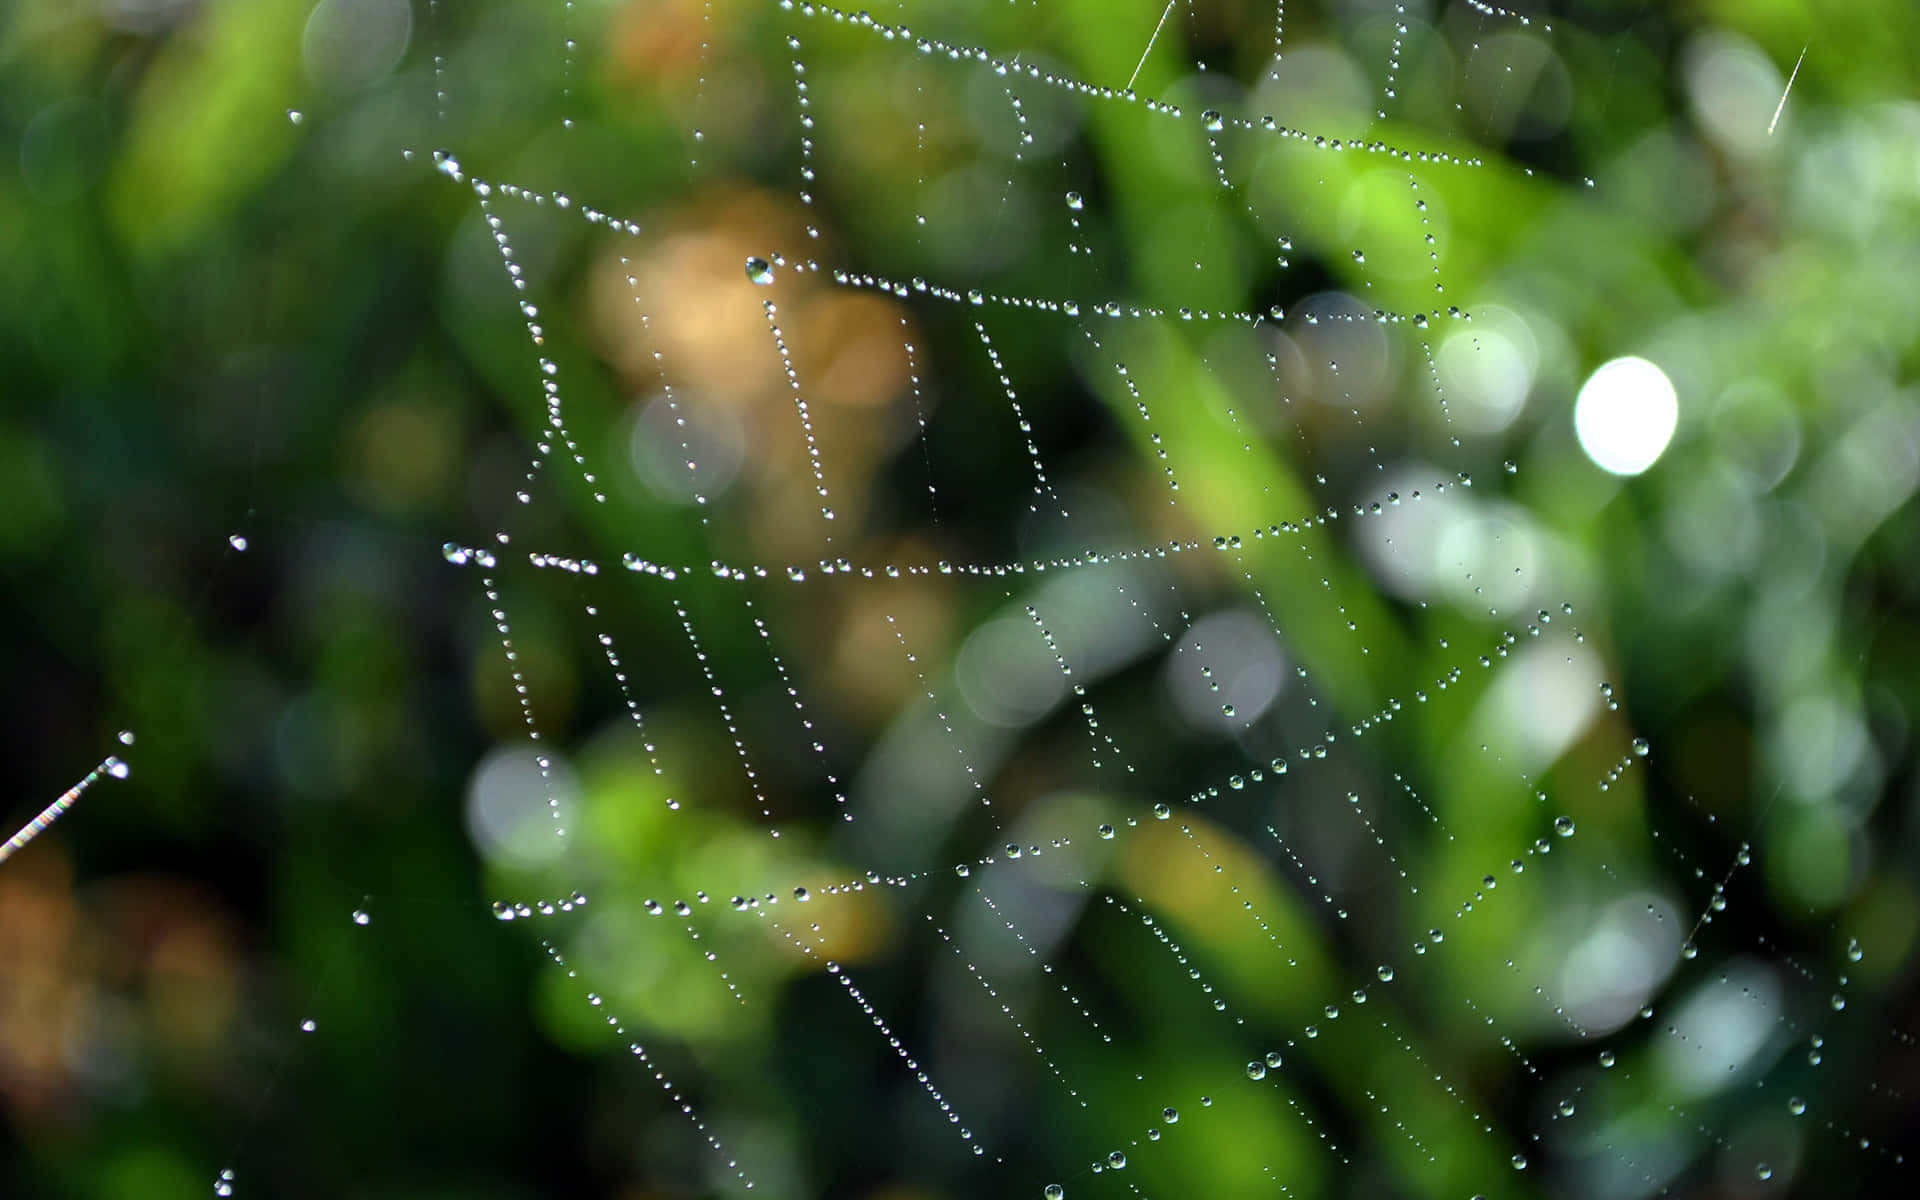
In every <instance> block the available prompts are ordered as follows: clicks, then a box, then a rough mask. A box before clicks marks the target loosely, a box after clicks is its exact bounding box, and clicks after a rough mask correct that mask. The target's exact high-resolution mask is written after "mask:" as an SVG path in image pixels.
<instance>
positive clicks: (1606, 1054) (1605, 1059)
mask: <svg viewBox="0 0 1920 1200" xmlns="http://www.w3.org/2000/svg"><path fill="white" fill-rule="evenodd" d="M1613 1062H1614V1058H1613V1051H1611V1050H1602V1051H1601V1052H1600V1065H1601V1066H1602V1067H1604V1068H1609V1069H1610V1068H1612V1066H1613Z"/></svg>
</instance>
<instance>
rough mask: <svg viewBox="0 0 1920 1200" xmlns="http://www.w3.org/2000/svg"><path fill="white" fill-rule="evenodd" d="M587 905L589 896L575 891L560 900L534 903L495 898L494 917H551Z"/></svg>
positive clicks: (508, 919) (499, 918)
mask: <svg viewBox="0 0 1920 1200" xmlns="http://www.w3.org/2000/svg"><path fill="white" fill-rule="evenodd" d="M586 906H587V898H586V896H585V895H583V894H582V893H580V892H575V893H573V894H572V895H570V896H565V897H562V898H561V899H559V900H535V901H533V902H532V903H528V902H526V901H524V900H523V901H515V902H511V903H510V902H508V901H506V900H495V901H494V902H493V919H494V920H496V921H516V920H520V919H521V918H524V917H533V916H541V917H551V916H554V915H555V914H558V913H570V912H572V911H573V910H575V909H577V908H585V907H586Z"/></svg>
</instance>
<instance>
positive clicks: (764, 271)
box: [747, 254, 773, 287]
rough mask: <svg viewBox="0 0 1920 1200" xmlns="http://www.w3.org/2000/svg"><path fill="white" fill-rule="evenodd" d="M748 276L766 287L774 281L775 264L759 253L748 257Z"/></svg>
mask: <svg viewBox="0 0 1920 1200" xmlns="http://www.w3.org/2000/svg"><path fill="white" fill-rule="evenodd" d="M747 278H748V280H750V281H752V282H753V283H757V284H759V285H760V286H761V287H765V286H767V285H768V284H770V283H772V282H773V264H772V263H770V262H768V261H767V260H766V259H764V258H761V257H760V256H759V255H757V254H756V255H754V256H753V257H751V258H749V259H747Z"/></svg>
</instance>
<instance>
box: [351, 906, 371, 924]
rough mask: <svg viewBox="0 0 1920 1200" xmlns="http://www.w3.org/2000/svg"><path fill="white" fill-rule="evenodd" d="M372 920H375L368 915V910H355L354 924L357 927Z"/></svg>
mask: <svg viewBox="0 0 1920 1200" xmlns="http://www.w3.org/2000/svg"><path fill="white" fill-rule="evenodd" d="M372 920H373V918H372V917H371V916H369V915H367V910H366V909H364V908H356V909H354V910H353V923H354V924H355V925H365V924H367V923H368V922H370V921H372Z"/></svg>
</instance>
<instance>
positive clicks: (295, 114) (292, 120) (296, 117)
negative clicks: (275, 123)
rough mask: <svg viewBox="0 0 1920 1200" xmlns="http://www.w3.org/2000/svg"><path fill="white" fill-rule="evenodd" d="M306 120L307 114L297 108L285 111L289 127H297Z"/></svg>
mask: <svg viewBox="0 0 1920 1200" xmlns="http://www.w3.org/2000/svg"><path fill="white" fill-rule="evenodd" d="M306 119H307V114H305V113H303V112H301V111H300V110H299V109H297V108H290V109H288V110H287V123H288V124H290V125H298V124H299V123H300V122H302V121H304V120H306Z"/></svg>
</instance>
